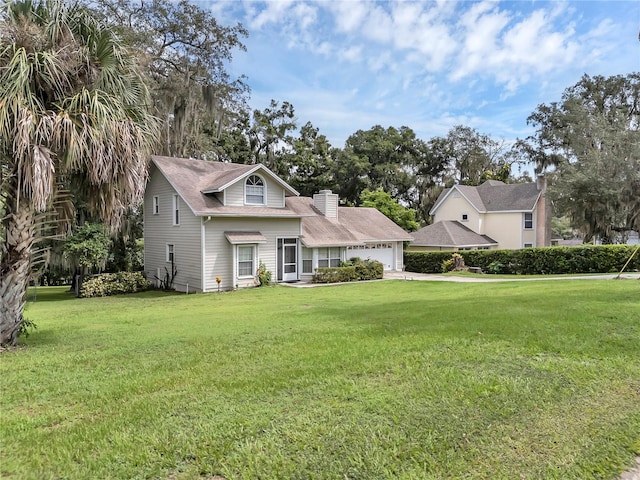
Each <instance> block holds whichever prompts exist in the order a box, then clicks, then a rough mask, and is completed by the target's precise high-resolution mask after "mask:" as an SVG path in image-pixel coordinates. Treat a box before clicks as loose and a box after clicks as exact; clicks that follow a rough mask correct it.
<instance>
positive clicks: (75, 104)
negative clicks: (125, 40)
mask: <svg viewBox="0 0 640 480" xmlns="http://www.w3.org/2000/svg"><path fill="white" fill-rule="evenodd" d="M150 108H151V99H150V95H149V91H148V89H147V87H146V84H145V82H144V81H143V74H142V72H141V71H140V69H139V67H138V62H137V59H136V58H134V57H132V56H131V54H130V53H129V51H128V50H127V49H126V47H125V46H124V45H123V44H122V43H121V41H120V39H119V38H118V36H117V35H116V34H115V32H114V31H113V29H110V28H108V27H106V26H105V25H104V24H102V23H100V22H98V21H96V20H95V19H94V17H93V16H92V15H91V14H90V13H89V12H88V11H87V10H86V9H84V8H82V7H81V6H79V5H78V4H71V5H70V4H68V3H66V2H63V1H62V0H42V1H34V2H32V1H17V2H10V3H7V4H5V6H4V7H3V10H2V11H1V12H0V165H1V168H0V172H1V175H2V176H1V178H0V198H1V199H2V201H1V202H0V203H1V204H2V205H3V215H2V223H1V225H2V227H1V230H2V231H1V234H0V238H2V244H1V247H0V248H1V251H0V253H1V260H0V298H1V300H0V344H5V343H14V342H15V341H16V339H17V334H18V332H19V330H20V326H21V324H22V321H23V318H22V312H23V309H24V302H25V297H26V287H27V283H28V280H29V274H30V266H31V254H32V250H33V247H34V243H35V242H36V240H37V239H38V235H39V232H40V230H41V225H40V224H39V221H40V220H41V219H42V218H43V216H44V215H46V214H47V213H49V212H51V211H52V210H53V209H55V207H56V206H57V205H58V204H56V199H57V198H59V196H60V193H61V192H63V191H64V190H65V189H67V188H68V187H69V186H70V185H71V184H72V183H75V184H76V185H79V186H81V188H82V189H83V190H84V191H86V192H88V195H87V196H86V202H87V204H86V207H87V209H88V211H90V212H91V213H92V214H93V215H95V216H96V217H98V218H102V219H104V221H105V222H107V224H108V225H109V226H110V227H111V228H112V229H113V230H115V229H117V227H118V226H119V224H120V220H121V218H122V214H123V213H124V212H125V211H126V209H127V208H128V207H129V206H130V205H135V204H137V203H138V202H139V201H140V200H141V198H142V195H143V192H144V188H145V181H146V172H147V161H148V156H149V154H150V151H151V150H152V148H153V146H154V144H155V141H156V138H157V132H158V130H157V123H156V120H155V118H154V117H153V116H152V115H150V114H149V110H150ZM65 205H68V203H65ZM56 213H57V218H56V221H57V223H58V224H61V223H64V222H65V221H69V220H71V219H72V218H71V217H73V215H74V211H73V210H72V209H61V208H58V209H57V212H56Z"/></svg>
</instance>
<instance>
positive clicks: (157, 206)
mask: <svg viewBox="0 0 640 480" xmlns="http://www.w3.org/2000/svg"><path fill="white" fill-rule="evenodd" d="M159 213H160V197H159V196H158V195H155V196H154V197H153V214H154V215H158V214H159Z"/></svg>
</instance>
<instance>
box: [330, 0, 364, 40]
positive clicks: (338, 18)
mask: <svg viewBox="0 0 640 480" xmlns="http://www.w3.org/2000/svg"><path fill="white" fill-rule="evenodd" d="M371 5H372V4H371V2H367V1H360V0H354V1H333V2H329V4H328V5H327V6H328V7H329V9H330V10H331V11H332V12H333V13H334V18H335V22H336V26H337V29H338V31H339V32H342V33H350V32H354V31H356V30H357V29H358V28H360V26H361V25H362V22H363V21H364V19H365V17H367V15H368V12H369V9H370V8H371Z"/></svg>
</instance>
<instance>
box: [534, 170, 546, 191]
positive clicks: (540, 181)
mask: <svg viewBox="0 0 640 480" xmlns="http://www.w3.org/2000/svg"><path fill="white" fill-rule="evenodd" d="M536 187H537V188H538V191H539V192H545V191H546V190H547V179H546V178H545V176H544V173H539V174H538V176H537V178H536Z"/></svg>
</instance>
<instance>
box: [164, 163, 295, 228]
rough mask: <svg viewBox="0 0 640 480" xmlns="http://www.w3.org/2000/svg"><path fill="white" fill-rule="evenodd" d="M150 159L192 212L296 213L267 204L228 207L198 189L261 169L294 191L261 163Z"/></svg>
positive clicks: (211, 187)
mask: <svg viewBox="0 0 640 480" xmlns="http://www.w3.org/2000/svg"><path fill="white" fill-rule="evenodd" d="M152 162H153V163H154V164H155V165H156V167H158V169H159V170H160V171H161V172H162V174H163V175H164V176H165V178H166V179H167V180H168V181H169V183H171V185H172V186H173V188H175V189H176V191H177V192H178V193H179V194H180V196H181V197H182V198H183V199H184V201H185V202H187V204H188V205H189V207H190V208H191V210H192V211H193V213H194V214H196V215H220V216H225V215H232V216H251V217H255V216H262V217H296V216H298V215H296V214H295V212H292V211H291V210H289V209H286V208H284V209H282V208H268V207H245V206H238V207H229V206H224V205H222V203H221V202H220V201H219V200H218V199H216V198H215V197H214V196H212V195H204V194H203V193H202V192H213V191H217V190H218V189H220V188H222V187H224V186H226V185H230V184H231V183H233V182H234V180H238V179H241V178H243V177H244V176H246V175H248V174H249V173H251V172H253V171H256V170H261V171H262V172H264V173H267V174H268V175H269V176H270V177H272V178H273V179H274V180H276V181H278V182H279V183H282V184H283V186H285V190H286V191H287V193H288V194H289V195H297V192H296V191H295V190H293V189H292V188H291V187H289V186H288V185H286V184H285V183H284V182H282V180H281V179H280V178H279V177H277V176H276V175H274V174H273V173H272V172H271V171H270V170H268V169H267V168H266V167H264V166H262V165H242V164H238V163H223V162H205V161H202V160H195V159H190V158H174V157H162V156H156V155H154V156H153V157H152Z"/></svg>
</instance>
